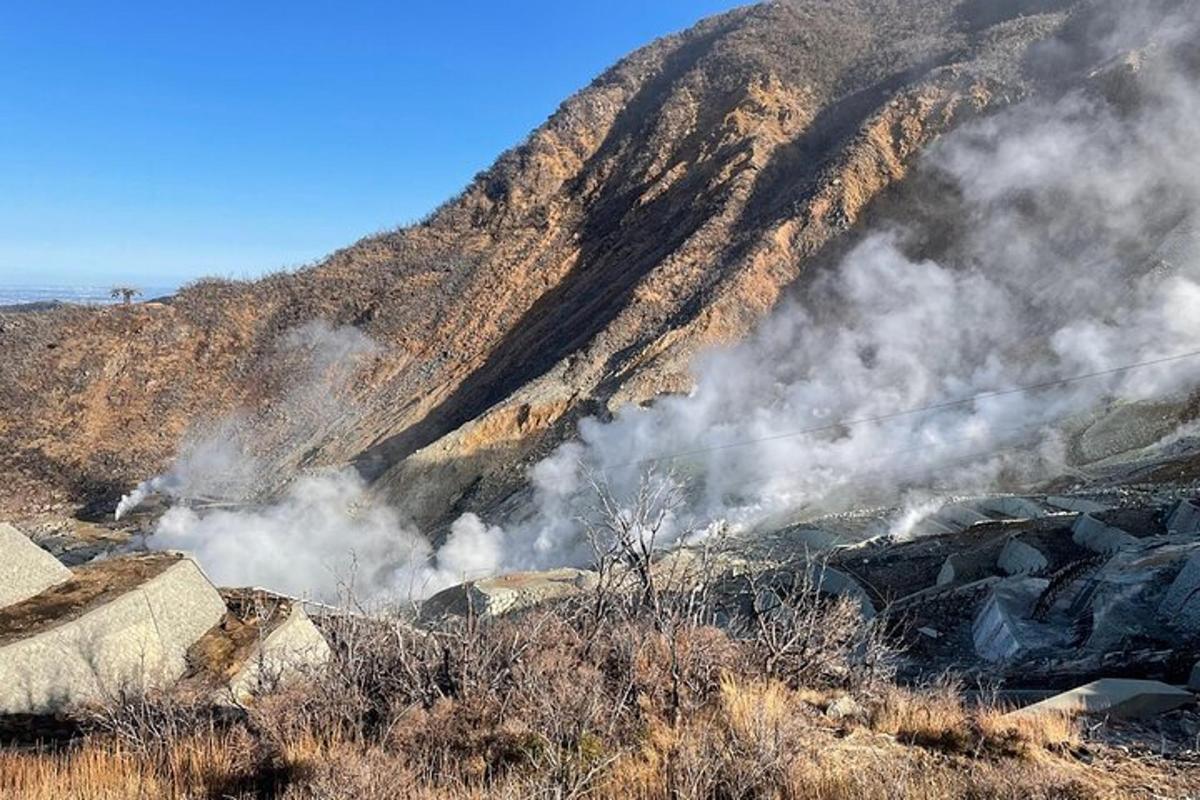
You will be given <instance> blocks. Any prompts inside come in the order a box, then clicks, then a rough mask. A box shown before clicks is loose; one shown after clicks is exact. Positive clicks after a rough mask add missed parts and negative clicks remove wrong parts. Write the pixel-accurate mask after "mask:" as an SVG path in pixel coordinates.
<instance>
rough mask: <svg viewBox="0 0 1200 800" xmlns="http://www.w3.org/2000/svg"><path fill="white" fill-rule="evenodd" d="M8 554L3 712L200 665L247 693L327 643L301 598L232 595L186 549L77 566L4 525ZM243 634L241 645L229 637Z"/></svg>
mask: <svg viewBox="0 0 1200 800" xmlns="http://www.w3.org/2000/svg"><path fill="white" fill-rule="evenodd" d="M0 565H3V566H2V567H0V577H3V579H4V581H3V583H0V589H2V590H3V594H2V595H0V603H2V604H3V607H0V714H9V715H12V714H48V713H55V712H59V711H63V710H67V709H71V708H77V707H80V706H85V705H88V704H96V703H103V702H105V701H109V700H113V699H115V698H118V697H121V696H128V695H130V694H131V693H134V694H136V693H140V692H145V691H149V690H154V689H163V688H167V687H169V686H171V685H173V684H175V683H176V682H177V681H179V680H180V679H181V678H185V676H186V677H192V676H200V675H204V676H206V679H205V680H199V679H197V685H200V686H205V687H207V688H208V689H210V690H212V691H214V692H223V691H228V692H230V693H231V694H232V696H233V697H235V698H237V699H240V700H245V699H247V698H249V697H251V696H252V695H253V689H254V686H255V684H256V683H257V682H260V681H263V680H265V679H266V678H267V673H270V674H271V675H270V677H271V678H272V679H274V678H276V677H279V676H283V675H286V674H296V673H299V672H302V671H303V670H304V669H306V668H312V667H317V666H320V665H321V664H322V663H324V661H325V659H327V658H328V655H329V648H328V645H327V644H326V643H325V641H324V639H323V638H322V637H321V635H320V634H319V633H318V632H317V630H316V628H315V627H314V626H313V624H312V622H311V621H310V620H309V619H308V617H307V616H306V615H305V614H304V611H303V609H301V608H299V607H298V606H293V604H291V603H290V602H287V601H282V600H280V601H278V602H277V603H276V604H275V607H273V608H272V609H271V610H270V613H263V604H264V603H265V602H266V601H265V600H261V599H260V601H259V602H258V604H257V605H255V606H254V607H253V608H247V607H246V606H245V604H244V603H240V602H239V603H236V604H233V603H231V604H227V603H226V600H225V598H224V597H223V596H222V593H221V592H219V591H218V590H217V588H216V587H214V586H213V584H212V583H211V582H210V581H209V579H208V578H207V577H206V576H205V574H204V573H203V571H201V569H200V567H199V566H198V565H197V564H196V562H195V561H193V560H192V559H191V558H188V557H186V556H183V555H179V554H174V553H156V554H151V555H130V556H118V557H112V558H108V559H103V560H99V561H95V562H93V563H91V564H88V565H86V566H83V567H80V568H78V569H76V570H74V571H72V570H69V569H67V568H66V567H65V566H63V565H62V564H61V563H59V561H58V560H57V559H55V558H54V556H52V555H50V554H49V553H47V552H46V551H44V550H42V549H41V548H40V547H38V546H37V545H35V544H34V543H33V542H31V541H30V540H29V539H28V538H27V537H26V536H25V535H24V534H22V533H21V532H20V531H18V530H16V529H15V528H13V527H12V526H9V525H0ZM240 614H241V615H250V616H252V620H249V621H247V620H243V619H242V618H241V616H239V615H240ZM235 634H236V637H237V643H236V646H232V645H231V646H222V645H223V643H224V642H226V641H227V640H229V641H232V638H233V637H234V636H235ZM202 644H203V645H204V646H203V647H199V645H202ZM214 652H219V653H220V657H219V658H220V660H219V667H218V668H217V669H215V671H214V663H216V662H217V657H216V656H213V655H212V654H213V653H214ZM214 675H215V676H216V677H217V678H219V679H220V680H215V679H214Z"/></svg>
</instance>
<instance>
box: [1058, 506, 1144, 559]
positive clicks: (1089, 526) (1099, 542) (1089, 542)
mask: <svg viewBox="0 0 1200 800" xmlns="http://www.w3.org/2000/svg"><path fill="white" fill-rule="evenodd" d="M1071 540H1072V541H1074V542H1075V544H1077V545H1079V546H1080V547H1085V548H1087V549H1088V550H1091V551H1092V552H1093V553H1114V552H1116V551H1117V550H1121V549H1123V548H1126V547H1131V546H1133V545H1136V544H1137V543H1138V539H1137V537H1136V536H1132V535H1130V534H1128V533H1126V532H1125V531H1123V530H1121V529H1120V528H1114V527H1113V526H1111V525H1106V524H1105V523H1103V522H1101V521H1100V520H1099V519H1098V518H1096V517H1095V516H1093V515H1091V514H1081V515H1080V516H1079V519H1077V520H1075V524H1074V525H1072V526H1071Z"/></svg>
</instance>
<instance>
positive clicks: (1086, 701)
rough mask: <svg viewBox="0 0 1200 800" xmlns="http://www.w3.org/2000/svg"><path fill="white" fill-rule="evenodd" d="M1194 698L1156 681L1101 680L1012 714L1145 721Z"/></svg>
mask: <svg viewBox="0 0 1200 800" xmlns="http://www.w3.org/2000/svg"><path fill="white" fill-rule="evenodd" d="M1194 700H1195V696H1194V695H1193V694H1192V693H1191V692H1189V691H1187V690H1186V689H1180V688H1178V687H1175V686H1171V685H1169V684H1166V683H1161V682H1159V681H1140V680H1129V679H1125V678H1103V679H1101V680H1098V681H1092V682H1091V683H1088V684H1085V685H1083V686H1080V687H1078V688H1076V689H1071V690H1070V691H1067V692H1062V693H1061V694H1056V695H1054V696H1053V697H1048V698H1046V699H1045V700H1042V701H1040V702H1037V703H1034V704H1033V705H1030V706H1026V707H1025V708H1023V709H1020V710H1019V711H1016V712H1013V713H1015V714H1038V713H1048V712H1049V713H1062V714H1103V715H1105V716H1110V717H1117V718H1122V719H1144V718H1147V717H1154V716H1157V715H1159V714H1165V713H1166V712H1168V711H1173V710H1175V709H1177V708H1181V707H1183V706H1186V705H1188V704H1189V703H1192V702H1193V701H1194Z"/></svg>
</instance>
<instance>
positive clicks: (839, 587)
mask: <svg viewBox="0 0 1200 800" xmlns="http://www.w3.org/2000/svg"><path fill="white" fill-rule="evenodd" d="M814 579H815V580H816V582H817V588H818V589H820V590H821V591H822V592H824V593H825V594H828V595H836V596H840V597H849V598H850V599H852V600H854V601H856V602H857V603H858V607H859V610H860V611H861V612H862V615H863V619H871V618H873V617H874V616H875V604H874V603H872V602H871V596H870V595H869V594H867V590H866V589H864V588H863V587H862V584H860V583H859V582H858V581H856V580H855V579H854V578H852V577H851V576H850V575H847V574H846V573H845V572H842V571H841V570H837V569H834V568H833V567H830V566H828V565H824V566H821V567H819V568H817V570H816V573H815V575H814Z"/></svg>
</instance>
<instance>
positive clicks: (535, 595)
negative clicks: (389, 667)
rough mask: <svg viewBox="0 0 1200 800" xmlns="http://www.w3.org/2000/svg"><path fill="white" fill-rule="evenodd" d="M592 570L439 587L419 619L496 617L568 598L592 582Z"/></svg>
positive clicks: (519, 575) (527, 574)
mask: <svg viewBox="0 0 1200 800" xmlns="http://www.w3.org/2000/svg"><path fill="white" fill-rule="evenodd" d="M596 580H597V577H596V573H594V572H591V571H589V570H580V569H570V568H563V569H555V570H550V571H547V572H518V573H514V574H512V575H502V576H499V577H496V578H486V579H484V580H479V581H469V582H467V583H462V584H459V585H458V586H451V587H450V588H449V589H443V590H442V591H440V592H438V593H437V594H435V595H434V596H433V597H431V598H429V599H428V600H426V601H425V602H424V603H423V604H422V606H421V614H420V617H421V620H422V621H423V622H430V621H433V620H436V619H439V618H442V617H445V616H459V617H465V616H467V615H468V614H471V613H474V614H476V615H478V616H480V617H498V616H500V615H502V614H508V613H512V612H514V611H523V610H525V609H528V608H532V607H533V606H535V605H537V604H538V603H543V602H546V601H549V600H556V599H560V598H565V597H570V596H571V595H574V594H579V593H580V592H583V591H586V590H587V589H589V588H591V587H593V586H595V585H596Z"/></svg>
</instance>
